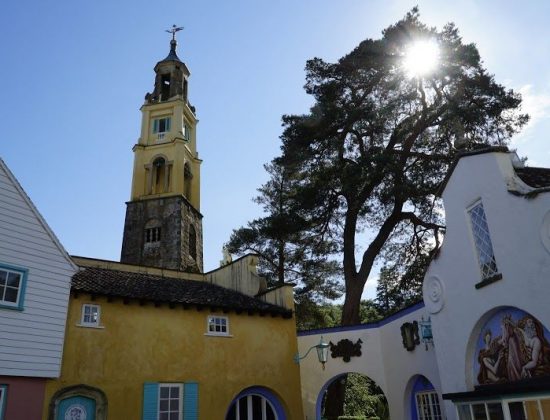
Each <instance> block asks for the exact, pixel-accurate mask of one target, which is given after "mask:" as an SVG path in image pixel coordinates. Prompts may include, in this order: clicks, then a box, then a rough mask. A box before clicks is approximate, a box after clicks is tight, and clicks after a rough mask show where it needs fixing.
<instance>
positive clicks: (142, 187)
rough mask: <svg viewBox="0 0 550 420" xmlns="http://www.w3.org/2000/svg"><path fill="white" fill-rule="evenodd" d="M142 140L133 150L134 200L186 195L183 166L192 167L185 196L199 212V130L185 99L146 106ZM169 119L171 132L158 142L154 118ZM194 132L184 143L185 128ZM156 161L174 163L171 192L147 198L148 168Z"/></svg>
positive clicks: (143, 116)
mask: <svg viewBox="0 0 550 420" xmlns="http://www.w3.org/2000/svg"><path fill="white" fill-rule="evenodd" d="M141 112H142V120H141V136H140V138H139V140H138V144H136V145H135V146H134V173H133V177H132V193H131V196H130V199H131V200H140V199H143V198H151V197H153V196H163V195H164V196H169V195H174V194H177V195H185V185H184V184H185V182H184V165H185V164H186V163H187V164H188V165H189V167H190V170H191V173H192V175H193V176H192V178H191V180H190V183H191V194H190V196H186V198H187V199H188V200H189V202H190V203H191V204H192V205H193V207H195V208H196V209H197V210H199V211H200V165H201V162H202V161H201V160H200V159H199V158H198V154H197V146H196V145H197V142H196V129H197V127H196V126H197V119H196V118H195V116H194V114H193V113H192V111H191V110H190V108H189V106H188V105H187V104H186V103H185V102H184V101H183V100H182V99H174V100H170V101H166V102H159V103H156V104H146V105H143V106H142V108H141ZM162 117H170V118H171V119H172V122H171V127H170V131H169V132H166V133H165V137H164V139H162V140H160V141H159V140H157V134H153V132H152V121H153V120H154V119H155V118H162ZM184 122H185V124H186V125H188V126H189V127H190V128H191V137H190V138H189V140H188V141H186V140H184V134H183V131H182V129H183V128H182V127H183V124H184ZM157 157H164V158H165V160H166V161H167V162H171V165H172V173H171V176H170V182H169V184H170V186H169V191H167V192H165V193H162V194H154V195H153V194H148V191H147V175H146V174H147V171H146V169H145V166H146V165H150V164H151V163H152V162H153V160H154V159H156V158H157Z"/></svg>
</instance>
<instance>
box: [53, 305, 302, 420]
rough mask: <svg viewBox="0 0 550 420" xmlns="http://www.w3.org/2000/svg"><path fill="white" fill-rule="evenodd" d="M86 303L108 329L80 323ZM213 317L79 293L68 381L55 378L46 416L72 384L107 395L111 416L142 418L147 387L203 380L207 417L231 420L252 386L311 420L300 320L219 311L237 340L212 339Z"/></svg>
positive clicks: (202, 410)
mask: <svg viewBox="0 0 550 420" xmlns="http://www.w3.org/2000/svg"><path fill="white" fill-rule="evenodd" d="M84 303H94V304H99V305H101V325H103V326H104V327H105V328H103V329H95V328H85V327H78V326H77V324H78V323H79V321H80V315H81V306H82V304H84ZM211 313H212V312H210V311H209V310H207V309H203V310H202V311H197V309H196V308H195V307H191V308H190V309H187V310H184V309H183V308H182V307H181V306H176V307H175V308H174V309H170V308H169V307H168V305H162V306H160V307H155V306H154V305H153V304H151V303H147V304H146V305H144V306H140V305H139V303H137V302H131V303H130V304H128V305H125V304H123V302H122V301H121V300H115V301H114V302H108V301H107V299H106V298H97V299H96V300H95V301H91V300H90V296H89V295H80V296H78V297H77V298H75V297H73V296H72V297H71V299H70V304H69V313H68V319H67V332H66V339H65V347H64V354H63V364H62V370H61V377H60V378H59V379H58V380H51V381H48V384H47V386H46V395H45V406H44V418H45V419H46V418H47V409H48V405H49V403H50V400H51V397H52V395H53V394H54V393H55V392H56V391H58V390H60V389H61V388H64V387H67V386H71V385H77V384H86V385H89V386H93V387H96V388H99V389H101V390H102V391H103V392H105V394H106V396H107V400H108V418H109V419H113V420H119V419H120V420H124V419H128V420H130V419H132V420H134V419H141V416H142V398H143V384H144V383H145V382H189V381H196V382H198V384H199V418H200V419H203V420H223V419H224V418H225V414H226V410H227V408H228V407H229V404H230V403H231V401H232V399H233V398H234V397H235V395H236V394H238V393H239V392H240V391H242V390H243V389H245V388H248V387H250V386H263V387H266V388H268V389H269V390H271V391H272V392H273V393H275V394H276V395H278V396H279V397H280V402H281V403H282V404H283V406H284V407H285V409H286V412H287V415H288V419H303V414H302V406H301V396H300V395H301V392H300V378H299V367H298V365H296V364H295V363H294V361H293V356H294V354H295V353H296V351H297V341H296V332H295V321H294V319H293V318H292V319H283V318H281V317H280V316H278V317H275V318H273V317H271V316H270V315H267V316H264V317H260V316H259V315H252V316H249V315H247V314H246V313H244V314H240V315H237V314H235V313H234V312H231V313H228V314H221V313H217V314H218V315H227V316H228V317H229V328H230V334H231V335H232V337H213V336H205V332H206V318H207V316H208V315H209V314H211ZM214 314H216V313H214Z"/></svg>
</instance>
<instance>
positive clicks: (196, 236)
mask: <svg viewBox="0 0 550 420" xmlns="http://www.w3.org/2000/svg"><path fill="white" fill-rule="evenodd" d="M181 29H183V28H177V27H176V26H175V25H174V26H173V27H172V29H171V30H168V31H167V32H170V33H171V34H172V40H171V41H170V52H169V53H168V56H167V57H166V58H165V59H164V60H162V61H159V62H158V63H157V64H156V66H155V68H154V71H155V87H154V89H153V92H152V93H147V94H146V95H145V103H144V104H143V106H142V107H141V114H142V116H141V135H140V137H139V139H138V143H137V144H136V145H135V146H134V147H133V151H134V172H133V178H132V191H131V197H130V201H129V202H127V203H126V220H125V223H124V236H123V241H122V253H121V258H120V260H121V262H123V263H128V264H138V265H145V266H151V267H160V268H168V269H174V270H183V271H189V272H202V269H203V261H202V215H201V213H200V165H201V162H202V161H201V160H200V159H199V158H198V153H197V143H196V127H197V122H198V120H197V118H196V116H195V108H194V107H193V106H192V105H191V104H190V103H189V99H188V79H189V76H190V72H189V69H188V68H187V66H186V65H185V63H183V62H182V61H181V60H180V59H179V57H178V55H177V53H176V47H177V41H176V32H178V31H179V30H181Z"/></svg>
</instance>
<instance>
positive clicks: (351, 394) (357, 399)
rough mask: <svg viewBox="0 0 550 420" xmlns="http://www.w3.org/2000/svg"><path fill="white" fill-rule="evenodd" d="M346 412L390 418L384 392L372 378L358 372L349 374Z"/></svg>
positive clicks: (382, 419) (355, 414)
mask: <svg viewBox="0 0 550 420" xmlns="http://www.w3.org/2000/svg"><path fill="white" fill-rule="evenodd" d="M344 414H345V415H352V416H360V415H362V416H365V417H367V418H379V419H380V420H389V409H388V403H387V401H386V397H385V396H384V393H383V392H382V390H381V389H380V388H379V387H378V386H377V385H376V383H375V382H374V381H373V380H372V379H370V378H368V377H367V376H365V375H361V374H358V373H349V374H348V376H347V381H346V396H345V400H344Z"/></svg>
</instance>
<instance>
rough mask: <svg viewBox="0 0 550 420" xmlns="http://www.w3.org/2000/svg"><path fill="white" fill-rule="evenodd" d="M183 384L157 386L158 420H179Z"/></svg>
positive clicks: (180, 417)
mask: <svg viewBox="0 0 550 420" xmlns="http://www.w3.org/2000/svg"><path fill="white" fill-rule="evenodd" d="M182 416H183V384H159V420H181V419H182Z"/></svg>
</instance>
